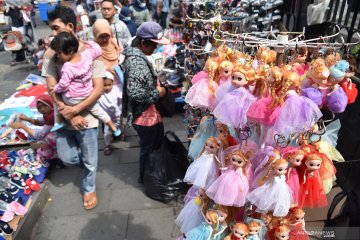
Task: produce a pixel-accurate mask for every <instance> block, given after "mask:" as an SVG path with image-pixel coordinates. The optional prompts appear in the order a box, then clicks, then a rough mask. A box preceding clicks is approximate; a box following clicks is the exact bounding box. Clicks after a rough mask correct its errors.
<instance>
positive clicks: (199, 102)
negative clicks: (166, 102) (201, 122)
mask: <svg viewBox="0 0 360 240" xmlns="http://www.w3.org/2000/svg"><path fill="white" fill-rule="evenodd" d="M217 69H218V63H217V59H216V58H209V59H208V60H207V61H206V63H205V67H204V71H205V72H207V73H208V74H207V76H206V77H204V78H202V79H199V80H198V81H197V82H196V83H195V84H194V85H192V86H191V88H190V89H189V91H188V93H187V94H186V96H185V102H186V103H188V104H189V105H190V106H192V107H194V108H202V109H209V110H211V111H212V110H214V108H215V106H216V98H215V90H216V89H217V87H218V84H217V82H216V79H215V75H216V73H217Z"/></svg>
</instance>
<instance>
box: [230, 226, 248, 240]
mask: <svg viewBox="0 0 360 240" xmlns="http://www.w3.org/2000/svg"><path fill="white" fill-rule="evenodd" d="M231 231H232V233H231V234H229V235H228V236H226V237H225V238H224V240H246V236H247V235H248V234H249V227H248V226H247V225H246V224H245V223H243V222H236V223H235V224H233V225H232V226H231Z"/></svg>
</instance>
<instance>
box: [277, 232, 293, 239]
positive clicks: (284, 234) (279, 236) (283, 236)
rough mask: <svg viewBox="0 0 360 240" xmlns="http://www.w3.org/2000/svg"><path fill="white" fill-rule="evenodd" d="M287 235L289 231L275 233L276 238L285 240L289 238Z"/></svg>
mask: <svg viewBox="0 0 360 240" xmlns="http://www.w3.org/2000/svg"><path fill="white" fill-rule="evenodd" d="M289 235H290V231H286V232H279V233H275V237H276V239H278V240H287V239H289Z"/></svg>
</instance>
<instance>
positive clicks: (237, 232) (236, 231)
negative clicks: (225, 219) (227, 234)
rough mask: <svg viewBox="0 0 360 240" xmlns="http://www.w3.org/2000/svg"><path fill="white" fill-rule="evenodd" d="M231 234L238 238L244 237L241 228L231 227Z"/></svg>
mask: <svg viewBox="0 0 360 240" xmlns="http://www.w3.org/2000/svg"><path fill="white" fill-rule="evenodd" d="M233 234H234V236H235V237H238V238H241V239H242V238H245V236H246V234H245V233H244V232H243V231H242V230H241V229H238V228H234V229H233Z"/></svg>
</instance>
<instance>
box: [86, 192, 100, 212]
mask: <svg viewBox="0 0 360 240" xmlns="http://www.w3.org/2000/svg"><path fill="white" fill-rule="evenodd" d="M83 202H84V208H85V209H86V210H91V209H93V208H95V207H96V206H97V197H96V192H91V193H85V194H84V195H83Z"/></svg>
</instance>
